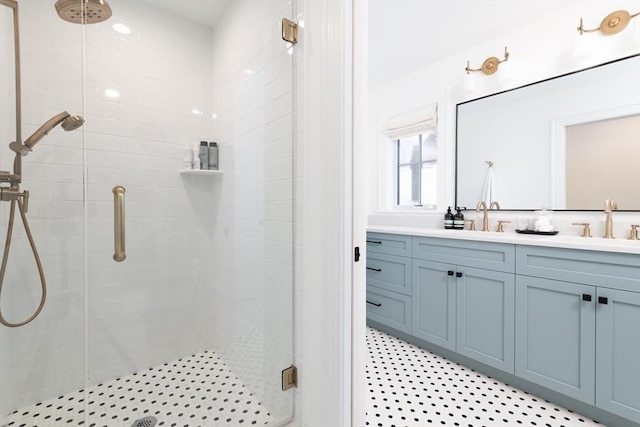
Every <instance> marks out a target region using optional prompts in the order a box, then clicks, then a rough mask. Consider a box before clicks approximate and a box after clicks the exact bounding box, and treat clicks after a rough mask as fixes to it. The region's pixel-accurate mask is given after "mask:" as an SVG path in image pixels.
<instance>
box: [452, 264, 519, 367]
mask: <svg viewBox="0 0 640 427" xmlns="http://www.w3.org/2000/svg"><path fill="white" fill-rule="evenodd" d="M457 275H458V276H460V277H458V279H457V281H456V288H457V289H456V292H457V300H458V304H457V307H456V310H457V329H456V336H457V338H456V340H457V352H458V353H460V354H463V355H465V356H468V357H470V358H472V359H476V360H478V361H480V362H482V363H485V364H487V365H490V366H493V367H495V368H498V369H502V370H503V371H506V372H509V373H511V374H513V372H514V371H513V367H514V362H513V360H514V351H515V350H514V336H513V334H514V322H515V320H514V304H515V301H514V299H515V277H514V275H513V274H511V273H503V272H499V271H489V270H481V269H478V268H471V267H458V273H457Z"/></svg>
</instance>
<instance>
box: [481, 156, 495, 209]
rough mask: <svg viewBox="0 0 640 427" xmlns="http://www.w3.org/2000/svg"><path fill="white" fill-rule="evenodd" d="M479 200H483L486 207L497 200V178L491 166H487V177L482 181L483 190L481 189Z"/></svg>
mask: <svg viewBox="0 0 640 427" xmlns="http://www.w3.org/2000/svg"><path fill="white" fill-rule="evenodd" d="M480 200H484V202H485V203H486V204H487V207H488V206H489V205H490V204H491V202H494V201H497V200H498V177H497V176H496V172H495V171H494V170H493V164H491V163H490V164H489V170H488V171H487V177H486V179H485V180H484V188H483V189H482V197H481V198H480Z"/></svg>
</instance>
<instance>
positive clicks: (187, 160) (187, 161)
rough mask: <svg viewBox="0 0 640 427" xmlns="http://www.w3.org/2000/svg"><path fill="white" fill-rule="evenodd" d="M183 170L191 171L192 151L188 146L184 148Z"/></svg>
mask: <svg viewBox="0 0 640 427" xmlns="http://www.w3.org/2000/svg"><path fill="white" fill-rule="evenodd" d="M183 168H184V169H186V170H190V169H193V150H192V149H191V147H189V144H187V146H186V147H185V148H184V166H183Z"/></svg>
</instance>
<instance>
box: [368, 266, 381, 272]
mask: <svg viewBox="0 0 640 427" xmlns="http://www.w3.org/2000/svg"><path fill="white" fill-rule="evenodd" d="M367 270H371V271H378V272H380V271H382V269H381V268H372V267H367Z"/></svg>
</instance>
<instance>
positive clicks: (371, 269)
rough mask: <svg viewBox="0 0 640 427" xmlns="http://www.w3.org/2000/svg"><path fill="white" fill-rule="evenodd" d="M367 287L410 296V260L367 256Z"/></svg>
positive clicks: (374, 254)
mask: <svg viewBox="0 0 640 427" xmlns="http://www.w3.org/2000/svg"><path fill="white" fill-rule="evenodd" d="M367 285H373V286H377V287H378V288H382V289H386V290H388V291H393V292H400V293H401V294H405V295H411V258H406V257H399V256H395V255H386V254H377V253H375V252H374V253H369V254H367Z"/></svg>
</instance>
